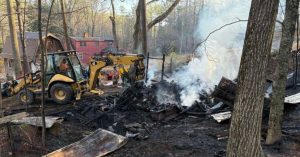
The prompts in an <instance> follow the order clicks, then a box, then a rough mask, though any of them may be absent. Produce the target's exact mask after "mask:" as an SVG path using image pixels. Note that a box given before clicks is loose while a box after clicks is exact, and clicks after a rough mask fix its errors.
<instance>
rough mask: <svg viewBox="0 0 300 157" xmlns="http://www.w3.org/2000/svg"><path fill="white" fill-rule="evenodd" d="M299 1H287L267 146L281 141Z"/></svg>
mask: <svg viewBox="0 0 300 157" xmlns="http://www.w3.org/2000/svg"><path fill="white" fill-rule="evenodd" d="M298 7H299V0H287V1H286V7H285V17H284V20H283V24H282V25H283V27H282V35H281V42H280V48H279V53H278V54H277V66H276V71H275V80H274V82H273V94H272V98H271V103H270V115H269V128H268V135H267V140H266V144H274V143H275V142H277V141H279V140H280V139H281V122H282V116H283V109H284V105H283V103H284V97H285V86H286V79H287V78H286V76H287V74H288V56H289V52H291V50H292V46H293V41H294V33H295V29H296V27H295V25H296V22H297V19H298Z"/></svg>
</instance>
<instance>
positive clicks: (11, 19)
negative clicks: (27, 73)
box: [6, 0, 22, 77]
mask: <svg viewBox="0 0 300 157" xmlns="http://www.w3.org/2000/svg"><path fill="white" fill-rule="evenodd" d="M6 5H7V14H8V24H9V32H10V39H11V46H12V53H13V58H14V68H15V74H16V77H19V76H21V74H22V68H21V59H20V51H19V42H18V37H17V32H16V24H15V21H16V20H15V19H16V17H15V16H16V12H15V11H14V9H13V8H14V7H13V3H12V0H6Z"/></svg>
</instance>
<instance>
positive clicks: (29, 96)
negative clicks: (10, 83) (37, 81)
mask: <svg viewBox="0 0 300 157" xmlns="http://www.w3.org/2000/svg"><path fill="white" fill-rule="evenodd" d="M23 96H26V91H25V89H23V90H21V91H20V92H19V93H18V100H19V102H21V103H22V104H23V105H25V104H26V100H23V98H22V97H23ZM33 102H34V93H32V92H31V91H30V90H27V104H28V105H31V104H32V103H33Z"/></svg>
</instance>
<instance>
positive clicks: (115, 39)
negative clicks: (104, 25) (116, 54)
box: [109, 0, 119, 51]
mask: <svg viewBox="0 0 300 157" xmlns="http://www.w3.org/2000/svg"><path fill="white" fill-rule="evenodd" d="M110 2H111V7H112V12H113V16H110V17H109V18H110V20H111V25H112V33H113V37H114V43H115V46H116V48H117V51H118V50H119V41H118V37H117V28H116V21H115V18H116V16H115V6H114V0H110Z"/></svg>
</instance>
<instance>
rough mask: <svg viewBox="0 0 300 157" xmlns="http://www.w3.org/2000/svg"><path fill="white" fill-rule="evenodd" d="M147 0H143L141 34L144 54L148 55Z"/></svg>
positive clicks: (141, 6)
mask: <svg viewBox="0 0 300 157" xmlns="http://www.w3.org/2000/svg"><path fill="white" fill-rule="evenodd" d="M145 1H146V0H141V5H140V13H141V14H140V15H141V28H142V29H141V32H142V33H141V35H142V37H141V38H142V49H143V55H144V56H147V53H148V47H147V46H148V45H147V44H148V42H147V15H146V2H145Z"/></svg>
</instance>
